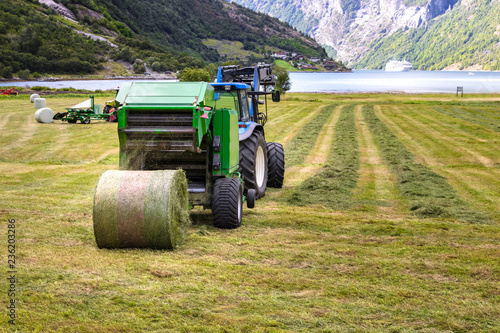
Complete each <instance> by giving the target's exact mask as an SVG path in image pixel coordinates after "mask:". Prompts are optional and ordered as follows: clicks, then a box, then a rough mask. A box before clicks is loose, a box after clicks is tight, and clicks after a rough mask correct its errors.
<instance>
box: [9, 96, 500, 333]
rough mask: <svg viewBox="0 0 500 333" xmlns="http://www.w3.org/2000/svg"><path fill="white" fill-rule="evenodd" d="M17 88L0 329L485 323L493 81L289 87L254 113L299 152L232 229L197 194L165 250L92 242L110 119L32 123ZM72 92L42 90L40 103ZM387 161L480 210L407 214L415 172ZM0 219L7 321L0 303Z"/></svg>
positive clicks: (479, 328) (489, 309) (494, 246)
mask: <svg viewBox="0 0 500 333" xmlns="http://www.w3.org/2000/svg"><path fill="white" fill-rule="evenodd" d="M28 97H29V96H24V97H23V96H19V97H13V98H9V97H0V183H1V184H2V185H1V192H0V218H1V219H2V220H3V221H4V223H2V228H1V231H0V232H1V233H2V239H3V242H4V243H3V244H4V245H3V246H2V248H3V249H4V250H3V256H4V266H3V268H4V269H3V271H4V273H3V278H2V279H1V280H2V282H1V283H0V287H1V288H2V290H3V292H2V293H0V304H1V305H2V307H4V311H3V312H1V313H0V331H5V332H8V331H12V329H14V330H15V329H17V330H18V331H20V332H51V331H65V332H144V331H150V332H413V331H422V332H500V329H499V327H500V320H499V318H500V287H499V286H500V259H499V258H500V213H499V212H500V150H499V149H498V147H499V143H500V133H499V132H498V131H497V130H495V126H498V125H500V120H499V111H498V105H499V101H500V97H499V96H498V95H475V96H472V95H470V96H466V97H465V98H463V99H462V98H456V97H455V96H454V95H383V94H352V95H334V94H323V95H322V94H287V95H286V96H285V98H284V100H283V101H282V102H281V103H272V104H271V105H270V107H271V109H270V110H269V115H268V117H269V121H268V123H267V125H266V137H267V139H268V141H276V142H282V143H283V144H284V146H285V149H286V153H287V161H290V160H289V159H292V160H293V159H296V158H297V159H298V160H297V161H296V162H294V163H290V165H288V164H287V169H286V174H285V184H284V188H283V189H268V191H267V193H266V196H265V197H264V198H263V199H261V200H259V201H258V202H257V205H256V206H257V207H256V208H255V209H253V210H249V209H246V208H245V209H244V212H243V215H244V220H243V225H242V227H241V228H239V229H236V230H219V229H215V228H213V226H212V222H211V219H210V214H209V213H210V212H209V211H202V210H199V209H195V210H194V211H192V213H191V217H192V220H193V225H192V226H191V227H190V228H189V231H188V236H187V239H186V243H185V244H184V245H183V246H182V247H181V248H179V249H178V250H176V251H173V252H171V251H152V250H134V249H130V250H99V249H98V248H97V247H96V245H95V240H94V235H93V226H92V200H93V193H94V188H95V185H96V184H97V180H98V178H99V176H100V175H101V173H102V172H104V171H105V170H109V169H117V168H118V138H117V132H116V124H114V123H106V122H103V121H93V122H92V123H91V124H89V125H83V124H67V123H62V122H56V123H53V124H38V123H36V122H35V120H34V118H33V114H34V112H35V110H34V108H33V104H31V103H30V102H29V99H28ZM108 99H109V96H102V97H98V98H96V102H97V103H99V104H103V103H104V102H105V101H106V100H108ZM81 101H82V97H81V96H77V97H67V96H64V95H60V96H53V97H50V98H48V99H47V106H49V107H51V108H52V109H54V111H55V112H61V111H63V110H64V108H65V107H69V106H72V105H74V104H77V103H78V102H81ZM331 105H335V106H333V107H332V106H331ZM443 109H445V110H447V111H446V112H444V111H443ZM460 110H461V111H460ZM462 111H463V112H467V113H463V112H462ZM452 112H453V113H452ZM318 117H321V118H318ZM319 119H320V121H318V120H319ZM304 133H307V134H310V137H308V138H307V139H305V140H306V142H307V143H306V144H304V145H303V148H300V149H299V148H292V147H295V146H294V145H295V142H297V140H298V137H299V136H302V134H304ZM384 142H385V143H384ZM386 145H390V146H391V147H396V148H397V150H396V151H394V152H393V153H389V150H388V148H387V147H386ZM403 161H409V162H408V163H410V164H411V167H410V168H408V169H410V170H413V171H412V172H414V173H415V174H416V175H417V176H418V177H420V176H421V175H423V174H432V177H431V178H430V181H429V182H430V184H433V185H436V186H438V185H439V184H446V185H439V186H445V189H444V191H445V192H446V195H444V196H440V195H438V196H437V197H433V198H432V199H431V200H430V201H431V202H432V203H433V204H434V205H435V206H438V207H439V208H442V207H445V205H444V204H442V200H448V199H447V198H448V196H449V195H451V194H453V200H452V204H453V205H455V204H456V203H460V204H457V205H456V206H460V207H463V209H467V210H468V211H469V212H474V213H477V214H484V215H487V216H488V217H489V220H488V223H478V222H477V221H472V220H467V219H463V218H462V216H461V215H460V214H458V213H456V212H455V211H452V213H450V214H437V215H431V216H428V215H426V216H425V217H424V216H423V215H420V214H417V215H416V214H414V212H415V211H416V210H412V208H413V207H415V206H414V199H413V198H411V197H408V196H407V190H406V189H405V188H404V187H402V186H403V185H405V184H406V185H410V184H413V185H414V187H413V189H412V190H411V193H412V195H416V196H420V197H421V199H422V197H423V196H424V194H425V193H427V192H425V190H423V189H422V188H421V187H422V186H423V185H424V184H427V181H420V180H418V177H417V178H416V180H414V181H413V180H412V181H405V180H404V179H403V178H402V177H404V176H402V175H401V174H400V172H403V171H405V172H406V171H407V170H406V169H407V168H406V167H405V166H404V165H401V162H403ZM415 165H419V166H418V168H417V167H415ZM327 169H328V170H330V169H331V170H333V171H334V172H331V173H325V170H327ZM342 170H348V171H349V172H347V171H346V172H342ZM344 177H345V178H344ZM312 179H315V180H316V181H317V182H318V186H313V187H310V186H309V187H308V184H310V182H311V180H312ZM319 186H323V187H324V188H325V189H326V190H325V191H324V192H321V193H319V192H316V190H317V189H318V188H319ZM339 188H340V189H339ZM318 193H319V195H316V194H318ZM339 193H343V194H339ZM291 195H293V196H295V197H296V199H297V200H299V201H300V203H298V202H290V201H289V198H290V196H291ZM315 195H316V196H315ZM462 203H463V204H462ZM446 209H447V208H446ZM417 211H418V209H417ZM8 219H15V220H16V267H15V268H16V271H17V273H16V274H17V283H16V295H15V300H16V315H17V317H16V325H15V326H11V325H9V324H8V323H7V320H8V319H9V318H8V316H7V312H6V310H5V309H6V307H7V304H10V303H9V302H10V299H11V297H9V296H8V293H7V292H6V291H7V290H8V289H9V287H10V285H9V281H8V280H7V275H6V274H7V273H5V272H6V271H7V270H8V267H7V255H8V253H7V230H8V225H7V220H8Z"/></svg>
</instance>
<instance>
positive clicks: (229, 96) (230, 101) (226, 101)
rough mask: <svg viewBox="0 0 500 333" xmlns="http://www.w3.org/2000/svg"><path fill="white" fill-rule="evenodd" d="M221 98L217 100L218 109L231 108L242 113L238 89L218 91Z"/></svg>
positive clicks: (216, 106)
mask: <svg viewBox="0 0 500 333" xmlns="http://www.w3.org/2000/svg"><path fill="white" fill-rule="evenodd" d="M218 95H219V99H218V100H217V101H216V102H215V108H216V109H231V110H235V111H236V112H238V114H239V113H240V106H239V103H238V93H237V92H236V91H224V92H220V93H218Z"/></svg>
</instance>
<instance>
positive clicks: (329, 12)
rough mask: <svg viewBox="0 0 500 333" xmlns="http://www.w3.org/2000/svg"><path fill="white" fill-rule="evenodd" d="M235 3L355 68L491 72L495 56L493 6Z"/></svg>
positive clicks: (436, 1)
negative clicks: (454, 67)
mask: <svg viewBox="0 0 500 333" xmlns="http://www.w3.org/2000/svg"><path fill="white" fill-rule="evenodd" d="M235 1H236V2H238V3H240V4H243V5H245V6H248V7H249V8H252V9H254V10H258V11H262V12H266V13H269V14H271V15H273V16H276V17H278V18H280V19H283V20H285V21H287V22H289V23H290V24H292V25H293V26H295V27H297V28H299V29H301V30H302V31H304V32H307V33H308V34H310V35H312V36H313V37H315V38H316V39H317V40H318V41H319V42H320V43H321V44H322V45H324V46H325V47H326V48H327V49H328V50H329V52H330V53H332V54H335V55H336V56H337V57H338V58H340V59H341V60H342V61H344V62H346V63H348V64H349V65H354V66H355V67H368V68H381V67H382V66H383V64H385V62H387V61H388V60H390V59H392V58H393V57H406V58H408V59H409V60H411V61H414V62H415V64H416V66H417V68H420V69H439V68H443V67H446V66H448V65H450V64H452V63H462V66H468V65H476V66H478V67H482V68H485V69H486V68H487V69H493V68H496V67H495V66H494V65H492V64H491V61H492V58H494V57H493V56H489V55H490V54H493V55H497V56H498V55H499V53H498V52H499V50H498V45H497V44H498V34H496V31H497V26H498V25H499V24H500V18H499V15H498V13H499V12H500V4H499V1H498V0H493V1H490V0H464V1H461V2H458V1H457V0H365V1H359V0H276V1H271V0H235ZM469 35H470V36H469ZM462 36H467V37H462ZM410 43H411V44H414V45H409V44H410ZM477 52H479V53H480V54H481V55H478V54H476V53H477ZM468 56H470V58H471V60H470V61H468V58H467V57H468ZM465 63H467V65H464V64H465Z"/></svg>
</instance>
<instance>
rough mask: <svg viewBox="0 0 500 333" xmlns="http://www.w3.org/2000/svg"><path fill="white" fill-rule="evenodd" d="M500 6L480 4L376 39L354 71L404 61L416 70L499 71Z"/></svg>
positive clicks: (462, 7)
mask: <svg viewBox="0 0 500 333" xmlns="http://www.w3.org/2000/svg"><path fill="white" fill-rule="evenodd" d="M499 13H500V4H499V3H498V2H497V3H489V4H486V3H483V4H477V5H475V6H470V7H466V6H465V5H462V6H461V7H460V10H455V11H452V12H450V13H447V14H445V15H443V16H442V17H441V18H439V19H436V20H433V21H430V22H429V23H428V24H427V25H425V26H422V27H419V28H412V29H408V30H402V31H399V32H397V33H395V34H394V35H392V36H390V37H386V38H379V39H378V40H376V41H374V42H373V44H372V45H371V46H370V51H369V52H368V54H367V55H366V56H364V57H363V58H362V59H361V60H360V61H359V63H358V64H357V65H356V67H359V68H382V67H383V66H384V65H385V63H386V62H387V59H391V58H392V57H396V58H403V57H405V58H406V59H407V60H409V61H411V62H413V67H414V68H415V69H421V70H435V69H443V68H446V67H448V66H452V65H454V68H456V69H467V68H469V67H473V68H474V69H483V70H500V16H499Z"/></svg>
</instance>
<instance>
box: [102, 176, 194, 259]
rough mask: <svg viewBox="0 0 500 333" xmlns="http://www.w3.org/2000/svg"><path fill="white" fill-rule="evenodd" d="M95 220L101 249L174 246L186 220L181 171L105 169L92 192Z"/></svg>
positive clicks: (187, 209) (187, 223)
mask: <svg viewBox="0 0 500 333" xmlns="http://www.w3.org/2000/svg"><path fill="white" fill-rule="evenodd" d="M93 221H94V234H95V238H96V243H97V246H98V247H99V248H153V249H174V248H176V247H177V246H178V245H179V244H181V243H182V242H183V241H184V238H185V236H186V232H187V228H188V226H189V223H190V219H189V202H188V192H187V181H186V176H185V174H184V172H183V171H182V170H160V171H117V170H109V171H106V172H105V173H103V174H102V176H101V178H100V179H99V183H98V184H97V187H96V190H95V196H94V212H93Z"/></svg>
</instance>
